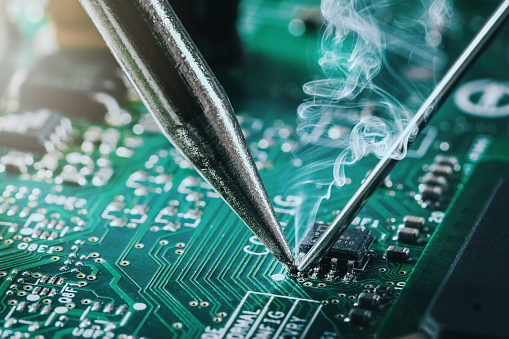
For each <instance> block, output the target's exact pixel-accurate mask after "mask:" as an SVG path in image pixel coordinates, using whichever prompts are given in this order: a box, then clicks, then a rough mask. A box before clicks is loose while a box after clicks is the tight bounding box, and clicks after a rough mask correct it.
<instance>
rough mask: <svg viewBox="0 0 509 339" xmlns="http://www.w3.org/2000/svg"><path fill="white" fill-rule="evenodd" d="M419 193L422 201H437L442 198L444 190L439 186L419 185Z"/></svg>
mask: <svg viewBox="0 0 509 339" xmlns="http://www.w3.org/2000/svg"><path fill="white" fill-rule="evenodd" d="M419 192H420V193H421V196H422V199H423V200H425V201H426V200H434V201H439V200H441V199H442V198H443V196H444V189H443V188H442V187H441V186H429V185H426V184H422V185H419Z"/></svg>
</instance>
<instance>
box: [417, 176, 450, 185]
mask: <svg viewBox="0 0 509 339" xmlns="http://www.w3.org/2000/svg"><path fill="white" fill-rule="evenodd" d="M422 182H423V183H424V184H425V185H428V186H443V187H445V186H447V184H448V181H447V179H446V178H445V177H442V176H438V175H435V174H433V173H426V175H425V176H424V178H422Z"/></svg>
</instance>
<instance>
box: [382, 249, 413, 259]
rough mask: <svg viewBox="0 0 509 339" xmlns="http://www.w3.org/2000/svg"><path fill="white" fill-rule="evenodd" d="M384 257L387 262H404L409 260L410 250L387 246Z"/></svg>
mask: <svg viewBox="0 0 509 339" xmlns="http://www.w3.org/2000/svg"><path fill="white" fill-rule="evenodd" d="M385 256H386V258H387V260H389V261H395V262H406V261H408V259H409V258H410V250H409V249H408V248H406V247H400V246H389V248H387V252H386V253H385Z"/></svg>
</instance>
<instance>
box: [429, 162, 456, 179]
mask: <svg viewBox="0 0 509 339" xmlns="http://www.w3.org/2000/svg"><path fill="white" fill-rule="evenodd" d="M429 171H430V173H433V174H435V175H439V176H444V177H449V176H451V175H452V174H453V173H454V168H453V166H451V165H443V164H433V165H431V166H430V167H429Z"/></svg>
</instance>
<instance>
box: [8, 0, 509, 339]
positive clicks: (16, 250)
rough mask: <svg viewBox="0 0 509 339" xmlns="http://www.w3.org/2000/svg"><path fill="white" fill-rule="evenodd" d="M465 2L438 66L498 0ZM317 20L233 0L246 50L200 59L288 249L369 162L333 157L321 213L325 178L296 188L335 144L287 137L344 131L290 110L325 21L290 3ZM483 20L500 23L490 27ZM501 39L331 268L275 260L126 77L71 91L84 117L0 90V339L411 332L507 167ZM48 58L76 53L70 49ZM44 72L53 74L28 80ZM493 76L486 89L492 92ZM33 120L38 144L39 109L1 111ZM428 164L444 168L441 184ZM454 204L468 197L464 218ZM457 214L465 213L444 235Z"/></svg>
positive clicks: (270, 4)
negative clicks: (240, 135)
mask: <svg viewBox="0 0 509 339" xmlns="http://www.w3.org/2000/svg"><path fill="white" fill-rule="evenodd" d="M473 3H475V4H474V5H472V6H467V5H463V7H461V6H460V5H459V4H458V6H459V7H458V8H455V14H454V15H455V16H454V17H456V16H457V17H460V18H461V20H460V19H458V20H457V21H455V22H454V25H455V26H454V29H455V30H456V31H463V35H462V37H461V38H459V39H455V40H454V39H451V40H450V41H448V42H449V44H448V45H447V46H446V47H445V52H443V53H447V57H444V60H446V61H445V62H446V64H450V63H451V62H452V60H453V59H454V57H455V56H457V55H458V53H459V51H460V50H461V48H463V47H464V46H465V45H466V43H467V42H468V40H469V39H470V38H471V37H472V36H473V34H474V31H475V30H476V29H477V28H478V27H479V24H477V22H479V23H482V22H483V20H484V19H485V18H487V17H488V15H489V13H490V12H491V11H492V10H493V9H494V8H495V4H493V3H491V2H486V3H489V6H485V5H484V2H481V1H479V2H473ZM18 6H19V7H22V6H24V4H22V2H20V3H19V4H18ZM14 7H15V6H14ZM11 11H13V13H14V14H12V15H13V16H15V17H16V20H17V26H18V28H19V30H20V31H21V34H22V38H23V39H25V40H26V41H31V39H36V33H37V32H39V31H40V30H41V27H45V25H47V23H45V21H44V20H42V21H39V22H37V23H34V22H28V23H27V22H24V21H23V20H25V19H26V17H24V16H23V15H22V14H20V13H25V14H26V13H28V12H26V11H25V12H23V11H22V10H19V8H18V9H16V8H15V10H13V9H11ZM458 13H459V14H458ZM316 15H319V1H315V0H307V1H297V0H279V1H276V0H262V1H257V0H244V1H241V3H240V7H239V19H238V23H237V25H238V30H239V34H240V37H241V39H242V43H243V46H244V47H243V48H244V55H243V57H242V59H241V61H239V62H237V63H236V64H235V65H228V66H224V65H221V66H217V67H214V70H215V71H216V73H217V75H218V77H219V79H220V81H221V83H222V84H223V86H224V87H225V89H226V92H227V93H228V94H229V96H230V99H231V101H232V104H233V106H234V108H235V110H236V112H237V114H238V119H239V122H240V124H241V127H242V129H243V131H244V134H245V136H246V139H247V142H248V145H249V147H250V149H251V151H252V154H253V157H254V160H255V162H256V164H257V166H258V168H259V170H260V174H261V177H262V179H263V182H264V184H265V187H266V189H267V191H268V194H269V196H270V198H271V200H272V203H273V205H274V208H275V211H276V213H277V216H278V219H279V221H280V223H281V225H282V226H283V229H284V232H285V235H286V237H287V239H288V241H289V243H290V246H291V247H292V249H293V250H294V252H295V253H297V252H299V246H300V244H301V242H302V241H303V239H304V238H305V237H306V233H307V232H308V231H309V229H310V228H311V227H313V223H309V220H310V218H311V217H312V218H313V219H314V220H315V221H316V222H317V223H318V225H320V224H323V225H326V224H327V223H330V222H331V221H332V220H333V219H334V217H335V216H336V215H337V213H338V211H339V210H340V209H341V208H342V206H344V205H345V203H346V202H347V201H348V198H349V197H350V196H351V195H352V194H353V193H354V192H355V189H356V188H357V187H358V185H359V184H360V182H361V180H362V179H363V178H364V177H365V176H366V174H367V173H368V172H369V171H370V170H371V169H372V168H373V166H374V165H375V164H376V161H377V158H375V157H373V156H368V157H366V158H364V159H363V160H362V161H360V162H359V163H358V164H356V165H355V166H352V167H347V169H346V175H347V178H348V181H347V184H346V185H345V186H343V187H341V188H337V187H333V188H332V191H331V195H330V198H328V199H324V200H322V201H321V204H320V207H319V209H318V210H315V207H316V205H315V202H316V199H311V200H309V201H308V200H307V198H308V197H315V198H316V196H322V197H323V196H324V192H327V190H328V189H329V188H328V186H327V185H324V184H322V183H319V182H318V181H316V182H313V183H312V184H310V185H304V186H300V185H298V182H299V180H301V179H300V178H303V177H301V175H302V173H303V171H304V170H305V169H306V168H307V165H308V164H309V163H308V162H307V161H309V153H308V152H310V151H313V152H316V153H314V155H313V156H312V158H313V161H320V160H322V161H323V162H324V163H328V164H329V165H330V161H331V159H333V158H331V154H339V151H338V149H337V148H335V146H330V145H329V146H323V144H319V143H315V144H313V143H312V142H311V143H310V142H306V143H305V145H304V146H302V144H303V140H304V138H307V139H306V140H308V141H309V140H310V138H311V137H312V136H315V137H316V136H317V138H318V139H317V140H322V141H323V140H324V138H328V140H329V141H330V140H334V135H335V134H334V133H336V132H337V131H338V128H341V127H342V125H341V124H340V123H339V122H336V123H331V124H326V125H325V128H322V129H319V128H315V129H310V130H309V129H306V130H304V133H302V130H299V128H298V126H300V125H301V124H302V121H301V120H298V119H297V117H296V110H297V107H298V106H299V105H300V104H301V103H302V102H303V100H306V98H307V96H306V95H304V94H303V92H302V89H301V88H302V85H303V84H304V83H305V82H306V81H307V80H310V79H312V78H313V77H315V76H316V75H317V73H318V72H319V70H318V68H317V67H316V66H315V63H316V50H317V47H318V46H319V43H320V36H321V33H322V32H321V31H320V27H318V28H317V27H313V26H312V25H311V24H310V23H309V22H308V21H306V20H305V19H304V17H303V16H305V18H306V19H309V18H310V17H311V18H314V17H315V16H316ZM309 20H311V19H309ZM320 20H321V19H318V23H320V22H321V21H320ZM28 21H30V20H28ZM314 23H315V24H316V20H315V22H314ZM500 34H502V35H504V36H507V29H506V30H505V31H502V32H501V33H500ZM444 39H445V38H444ZM23 41H24V40H23ZM446 42H447V41H445V42H444V44H446ZM28 46H29V44H28V43H27V44H26V45H25V44H21V46H18V47H17V48H18V49H17V51H15V50H14V49H13V50H11V51H10V52H6V53H5V54H4V56H3V60H4V61H3V62H4V64H5V65H10V66H11V67H12V70H13V71H12V74H14V75H16V74H18V75H19V74H20V73H19V69H22V68H23V67H24V66H27V65H29V66H30V67H34V65H36V64H37V62H38V60H39V59H40V58H41V57H39V56H37V55H33V56H32V57H23V58H22V57H20V55H21V54H23V53H26V52H27V51H29V52H31V51H32V50H31V49H30V48H29V47H28ZM20 51H21V52H20ZM504 53H505V54H504ZM507 53H508V50H507V47H506V46H505V45H503V43H502V40H501V41H498V40H497V41H495V42H494V43H493V45H492V46H491V47H490V49H488V50H487V51H486V53H485V54H484V55H483V57H482V58H481V59H480V60H479V61H478V62H477V64H476V66H475V67H474V68H473V69H472V70H471V71H470V72H469V74H468V76H467V77H466V78H465V79H464V81H463V83H462V85H460V87H459V88H458V90H457V91H455V93H453V95H452V97H451V99H450V100H449V101H448V102H447V103H446V104H445V105H444V107H443V108H442V109H441V110H440V111H439V113H438V114H437V116H436V117H435V118H434V119H433V121H432V122H431V123H430V125H429V126H428V127H427V129H425V130H424V131H423V132H422V133H421V135H420V136H419V138H418V139H417V140H416V141H415V142H414V143H413V145H412V147H411V148H410V150H409V151H408V154H407V157H406V158H405V159H404V160H402V161H401V162H400V163H399V164H398V165H397V166H396V168H395V169H394V171H393V172H392V173H391V175H390V178H389V179H387V180H386V181H385V183H384V184H383V185H382V186H381V187H380V188H379V189H378V190H377V191H376V193H375V194H374V196H373V197H372V199H371V200H370V201H369V202H368V203H367V205H366V206H365V208H364V209H363V210H362V211H361V212H360V214H359V215H358V217H357V218H356V219H355V220H354V221H353V222H352V224H351V226H350V229H352V230H355V232H358V233H355V234H357V235H356V237H360V234H362V235H363V236H365V238H364V243H362V245H363V246H365V249H366V252H365V253H363V255H362V258H361V259H359V265H357V263H356V264H355V265H354V264H353V261H351V262H349V263H348V264H345V269H344V270H343V271H342V270H339V269H338V270H337V271H334V272H333V273H330V274H329V273H328V272H314V273H313V272H311V273H309V274H307V273H306V274H301V275H299V276H291V275H290V274H289V273H288V272H286V271H285V270H284V268H283V267H282V266H281V264H279V263H278V262H277V261H276V260H275V259H274V257H273V256H272V255H271V254H270V253H269V252H268V251H267V249H266V248H265V247H264V246H263V245H262V244H261V242H260V241H259V240H258V239H257V238H256V237H255V236H254V235H253V234H252V233H251V232H250V231H249V229H248V228H247V227H245V226H244V225H243V223H242V222H241V221H240V220H239V219H238V217H237V216H236V215H235V214H234V213H233V212H232V211H231V210H230V209H229V208H228V206H227V205H226V204H225V203H224V202H223V201H222V200H221V198H220V197H219V195H218V194H217V193H215V192H214V191H213V189H211V187H210V186H209V185H208V184H207V183H206V182H205V181H204V180H203V179H202V178H200V176H199V175H198V174H197V172H196V171H195V170H194V169H193V168H192V166H191V165H190V164H189V163H188V161H187V160H186V159H185V158H184V157H183V156H182V155H180V154H179V152H178V151H177V150H175V149H174V148H173V147H172V146H171V145H170V144H169V142H168V141H167V139H166V138H165V137H164V136H163V135H162V134H161V133H160V132H158V130H157V126H156V125H155V123H154V122H153V120H152V119H151V117H150V116H149V115H148V113H147V111H146V109H145V108H144V106H143V104H142V103H141V101H140V100H139V98H137V97H136V95H135V94H134V93H133V92H132V89H128V90H127V92H128V94H127V95H125V96H124V97H123V98H116V99H115V98H113V96H112V95H105V94H101V93H87V95H89V94H90V95H93V96H94V100H95V102H98V103H100V104H104V106H106V107H107V108H108V109H107V112H106V113H104V114H102V115H101V114H99V116H100V118H99V119H87V118H85V119H83V118H79V117H77V116H68V115H66V114H65V113H62V114H60V113H56V110H48V109H47V107H44V106H42V105H41V106H39V107H37V106H36V107H30V109H27V110H23V109H17V110H16V109H11V108H10V106H9V102H8V101H9V100H7V99H5V100H4V105H3V107H4V110H3V113H2V117H1V118H0V125H2V126H0V129H1V130H0V144H1V145H2V146H3V147H0V338H29V337H30V338H32V337H33V338H40V339H42V338H70V337H83V338H99V337H105V338H179V337H180V338H258V339H261V338H369V337H377V336H378V337H383V338H391V337H396V336H399V335H406V334H410V333H414V332H417V330H418V323H419V321H420V318H421V316H422V315H423V313H424V312H425V310H426V307H427V303H429V300H431V298H432V297H433V294H434V293H435V291H436V289H437V288H438V285H439V284H440V282H441V281H442V279H443V278H444V276H445V274H446V272H447V270H448V268H449V266H450V264H451V262H452V261H453V259H454V257H455V256H456V253H457V252H458V249H459V247H460V246H461V245H462V244H463V240H464V237H465V236H466V234H467V233H468V232H469V230H470V228H472V225H473V224H474V222H475V220H476V219H477V216H478V214H479V212H480V210H481V209H482V207H483V205H484V203H485V201H486V200H487V196H488V195H489V192H490V191H491V188H492V187H494V185H495V184H496V181H497V180H498V179H499V178H502V177H504V176H506V175H507V169H508V163H509V155H508V152H507V149H508V147H509V139H508V130H509V110H507V107H508V101H507V98H508V93H509V86H508V85H507V82H504V81H507V76H509V70H508V69H507V67H506V65H505V64H504V59H503V56H504V55H505V56H507ZM64 58H65V60H67V61H68V62H69V63H70V64H72V63H73V62H74V61H73V60H74V59H73V55H72V54H69V55H64ZM13 60H18V61H16V62H13ZM505 60H506V59H505ZM22 66H23V67H22ZM28 69H30V68H28ZM99 74H101V73H100V72H99ZM439 75H440V72H438V74H437V76H439ZM26 77H27V79H30V77H31V72H30V71H28V73H27V75H26ZM34 77H35V75H34ZM46 81H47V82H48V83H51V82H52V79H51V77H49V78H44V75H43V82H46ZM35 83H37V82H36V81H34V84H35ZM421 85H422V86H424V84H423V83H421ZM34 86H35V85H34ZM490 86H491V87H490ZM0 88H1V87H0ZM490 88H491V89H493V88H495V89H496V91H494V92H493V91H492V92H490V93H495V95H500V98H498V99H497V98H495V99H496V100H495V99H493V96H492V97H491V101H489V100H490V99H489V98H488V94H486V93H488V91H489V89H490ZM429 89H431V88H429ZM5 92H6V93H7V92H8V90H5ZM421 94H422V93H421ZM9 95H10V94H8V93H7V94H5V93H4V95H3V97H4V98H8V97H9ZM423 95H424V94H423ZM483 95H486V96H487V97H486V101H484V104H485V106H483V107H481V108H483V109H484V110H485V111H487V112H488V113H485V114H483V113H478V112H477V111H475V107H474V108H471V109H472V110H473V111H470V112H468V107H467V108H465V106H464V105H465V101H468V103H470V104H471V106H476V103H477V104H479V105H481V104H480V102H481V101H482V100H481V99H482V98H481V99H479V97H482V96H483ZM112 98H113V100H112ZM27 100H32V99H30V98H28V99H27ZM408 100H409V101H411V99H408ZM497 100H498V101H497ZM112 102H113V103H112ZM489 104H491V105H493V107H491V110H490V108H489V107H487V106H486V105H489ZM23 105H24V102H23V96H21V99H20V107H21V108H23V107H24V106H23ZM462 105H463V106H462ZM409 106H410V107H412V109H415V107H413V106H411V105H409ZM414 106H415V104H414ZM481 106H482V105H481ZM26 112H30V114H29V113H26ZM489 112H492V113H489ZM91 114H93V115H94V116H95V114H94V113H91ZM355 114H358V113H355V112H353V113H352V115H353V116H354V117H353V118H352V117H350V118H349V119H353V120H355V119H357V118H358V117H359V116H356V115H355ZM32 121H36V122H37V121H42V124H43V125H45V126H46V125H49V126H50V128H51V130H52V131H53V132H54V133H53V132H52V133H53V134H51V135H50V134H48V135H47V140H46V139H45V140H46V141H47V142H49V144H48V143H46V144H43V145H42V146H41V145H39V144H38V143H39V142H40V138H39V137H41V133H42V132H41V129H40V128H39V127H38V125H37V123H34V124H33V126H32V130H28V131H25V132H24V133H19V132H16V131H14V132H12V131H11V132H10V133H11V134H8V133H7V132H5V131H6V127H4V126H10V125H13V124H14V125H26V124H29V123H30V122H32ZM9 124H10V125H9ZM322 127H323V126H322ZM33 131H36V132H33ZM8 132H9V131H8ZM32 132H33V133H35V137H34V135H32V134H31V133H32ZM2 133H4V134H3V135H2ZM44 133H46V132H44ZM55 135H57V136H56V137H55ZM45 137H46V135H45ZM53 137H55V138H56V139H54V138H53ZM38 138H39V139H38ZM320 138H322V139H320ZM310 144H311V146H312V147H310ZM20 145H21V146H20ZM318 146H322V148H321V151H319V150H316V147H318ZM34 147H35V148H34ZM41 147H42V148H41ZM20 148H25V149H21V150H20ZM39 148H41V149H42V151H41V149H39ZM48 149H54V150H53V151H51V152H50V151H48ZM494 164H495V165H494ZM441 171H445V172H447V171H449V172H447V173H442V172H441ZM331 172H332V170H331ZM320 173H321V172H320ZM320 173H318V174H320ZM327 175H331V174H327ZM427 176H428V179H429V177H431V176H434V177H435V179H436V178H437V177H439V178H447V179H446V182H444V183H443V187H442V186H440V185H439V186H440V187H442V188H441V189H440V190H439V189H436V187H437V186H433V185H431V184H429V185H428V183H427V180H428V179H426V178H427ZM437 180H438V179H437ZM440 180H444V179H440ZM423 185H424V186H426V185H428V186H426V187H424V188H423ZM465 206H470V207H471V209H472V210H469V212H468V213H465V212H464V208H465ZM408 217H411V218H410V221H408ZM461 218H462V219H461ZM457 219H461V220H463V225H464V227H463V228H462V229H461V230H460V231H457V230H456V229H454V232H452V231H451V230H450V229H449V228H448V227H449V225H452V224H453V223H454V220H457ZM405 220H407V221H405ZM412 220H414V224H415V225H412ZM416 225H417V226H416ZM407 226H408V227H407ZM409 226H412V227H409ZM403 229H404V230H403ZM361 232H362V233H361ZM366 234H367V235H366ZM436 234H440V235H441V236H440V237H435V235H436ZM444 234H445V235H444ZM451 234H452V235H453V236H451ZM359 241H360V240H359ZM428 244H429V246H428ZM389 248H392V250H394V249H395V252H392V253H388V249H389ZM444 249H450V250H449V252H447V251H445V252H444ZM440 250H441V252H439V253H441V254H440V255H435V256H434V253H437V251H440ZM389 252H390V251H389ZM423 253H424V254H423ZM391 254H392V256H391ZM340 259H341V258H340ZM437 263H441V264H440V265H438V264H437ZM331 265H332V264H331ZM331 271H333V270H332V269H331ZM431 273H433V274H431ZM426 279H427V284H426V285H424V284H423V280H426ZM417 305H419V306H417Z"/></svg>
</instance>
